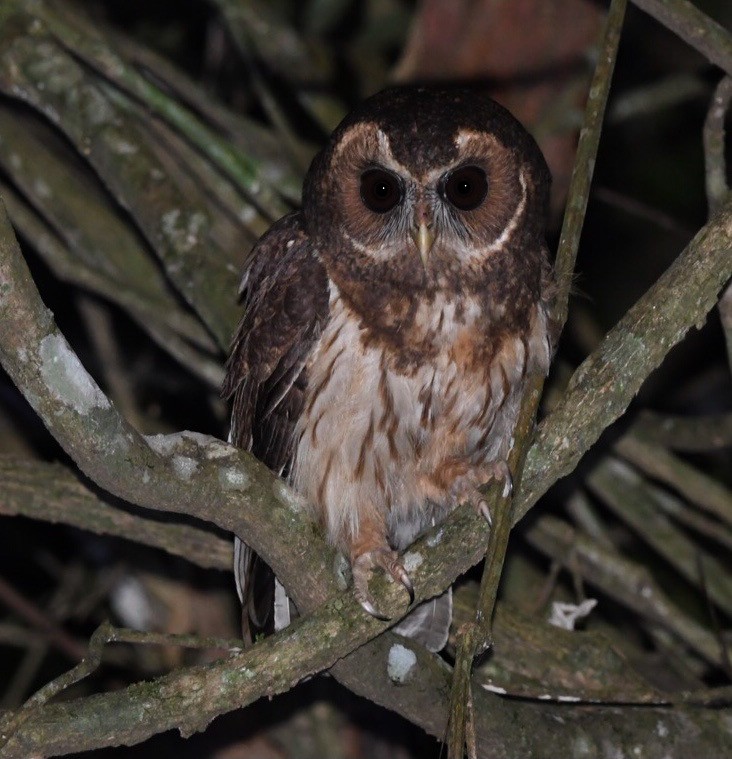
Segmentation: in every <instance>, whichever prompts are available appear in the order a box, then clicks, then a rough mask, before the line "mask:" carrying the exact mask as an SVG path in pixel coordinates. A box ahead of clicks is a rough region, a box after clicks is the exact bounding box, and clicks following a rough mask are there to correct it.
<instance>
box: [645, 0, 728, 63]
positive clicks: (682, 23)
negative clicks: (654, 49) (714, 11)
mask: <svg viewBox="0 0 732 759" xmlns="http://www.w3.org/2000/svg"><path fill="white" fill-rule="evenodd" d="M633 3H635V5H637V6H638V7H639V8H641V9H642V10H644V11H645V12H646V13H648V14H649V15H650V16H653V18H655V19H656V20H657V21H660V22H661V23H662V24H663V25H664V26H665V27H667V28H668V29H670V30H671V31H672V32H673V33H674V34H676V35H677V36H678V37H681V39H682V40H684V42H686V43H688V44H689V45H691V46H692V47H693V48H694V49H695V50H698V51H699V52H700V53H701V54H702V55H703V56H705V57H706V58H707V59H708V60H710V61H711V62H712V63H715V64H716V65H717V66H719V67H720V68H721V69H723V70H724V71H726V72H727V73H728V74H731V75H732V36H730V34H729V32H728V31H727V30H726V29H725V28H724V27H723V26H721V25H720V24H718V23H717V22H716V21H714V20H713V19H711V18H709V16H707V15H705V14H704V13H702V12H701V11H700V10H699V9H698V8H697V7H696V6H695V5H694V4H693V3H690V2H687V0H633Z"/></svg>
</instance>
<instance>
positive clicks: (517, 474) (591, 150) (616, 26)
mask: <svg viewBox="0 0 732 759" xmlns="http://www.w3.org/2000/svg"><path fill="white" fill-rule="evenodd" d="M626 5H627V3H626V0H613V2H612V3H611V5H610V10H609V11H608V16H607V20H606V22H605V29H604V32H603V38H602V41H601V43H600V53H599V57H598V63H597V65H596V67H595V71H594V74H593V77H592V82H591V83H590V90H589V95H588V98H587V105H586V106H585V116H584V121H583V125H582V130H581V131H580V139H579V144H578V146H577V154H576V156H575V161H574V167H573V170H572V178H571V180H570V186H569V199H568V201H567V209H566V212H565V215H564V222H563V224H562V232H561V234H560V237H559V249H558V251H557V258H556V264H555V279H556V284H557V297H556V300H555V303H554V304H553V308H552V319H553V321H554V322H555V324H556V325H557V326H558V327H559V328H560V329H561V327H563V326H564V323H565V322H566V320H567V311H568V306H569V292H570V288H571V285H572V277H573V272H574V264H575V261H576V258H577V251H578V250H579V240H580V234H581V231H582V224H583V221H584V217H585V211H586V210H587V200H588V197H589V194H590V183H591V181H592V174H593V172H594V168H595V157H596V155H597V148H598V145H599V144H600V132H601V130H602V121H603V117H604V115H605V106H606V105H607V97H608V93H609V92H610V83H611V81H612V74H613V69H614V68H615V59H616V57H617V51H618V45H619V43H620V32H621V29H622V25H623V19H624V17H625V8H626ZM543 385H544V378H543V377H536V378H533V379H532V381H531V382H530V383H529V387H528V388H527V391H526V393H525V395H524V398H523V399H522V401H521V409H520V412H519V419H518V422H517V425H516V430H515V432H514V437H515V443H514V446H513V449H512V451H511V454H510V456H509V462H508V463H509V470H510V472H511V474H512V476H513V479H514V487H516V488H519V487H520V478H521V473H522V471H523V467H524V462H525V459H526V453H527V451H528V448H529V443H530V440H531V436H532V433H533V422H534V419H535V418H536V411H537V409H538V407H539V400H540V398H541V390H542V387H543ZM491 490H492V492H491V493H490V495H489V496H488V499H487V500H488V503H489V507H490V512H491V514H493V515H495V516H494V525H493V528H492V529H491V532H490V541H489V544H488V552H487V554H486V561H485V567H484V570H483V577H482V579H481V585H480V594H479V597H478V606H477V609H476V619H475V626H474V627H472V628H466V629H464V632H463V637H462V639H460V640H459V641H458V653H457V660H456V666H455V675H454V680H453V686H452V687H453V693H452V694H451V697H450V704H451V711H450V721H449V725H448V739H447V745H448V757H449V759H461V757H462V754H463V746H464V743H465V735H466V723H465V719H466V712H465V708H466V703H467V698H468V696H469V692H470V673H471V663H472V660H473V657H474V656H475V655H476V654H478V653H479V652H482V651H484V650H485V649H486V648H487V647H488V646H489V645H490V635H491V632H490V631H491V626H492V624H493V613H494V611H495V604H496V598H497V597H498V586H499V583H500V580H501V574H502V571H503V564H504V561H505V558H506V551H507V549H508V540H509V535H510V531H511V526H512V524H513V521H514V514H513V498H512V495H511V494H510V493H509V494H508V495H507V496H505V497H501V496H500V495H499V489H498V487H497V486H495V485H494V486H493V487H492V489H491ZM466 662H467V664H466ZM458 665H460V666H458Z"/></svg>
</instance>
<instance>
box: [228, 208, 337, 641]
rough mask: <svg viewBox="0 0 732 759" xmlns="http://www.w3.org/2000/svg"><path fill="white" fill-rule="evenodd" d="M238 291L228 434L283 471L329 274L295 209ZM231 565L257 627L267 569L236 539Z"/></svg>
mask: <svg viewBox="0 0 732 759" xmlns="http://www.w3.org/2000/svg"><path fill="white" fill-rule="evenodd" d="M241 294H242V302H243V305H244V309H245V311H244V316H243V318H242V320H241V323H240V324H239V328H238V330H237V332H236V336H235V338H234V343H233V346H232V349H231V355H230V357H229V360H228V361H227V363H226V377H225V379H224V385H223V388H222V395H223V396H224V397H225V398H232V397H233V404H232V413H231V432H230V440H231V442H232V443H233V444H234V445H237V446H239V447H241V448H245V449H247V450H249V451H251V452H252V453H253V454H254V455H255V456H256V457H257V458H258V459H259V460H260V461H262V462H264V463H265V464H266V465H267V466H268V467H269V468H270V469H272V470H273V471H274V472H276V473H277V474H280V475H281V474H283V473H286V472H287V471H288V470H289V468H290V466H291V464H292V456H293V442H294V441H293V434H294V429H295V424H296V423H297V419H298V417H299V416H300V413H301V412H302V406H303V396H304V392H305V387H306V384H307V376H306V371H305V366H306V363H307V359H308V356H309V354H310V351H311V350H312V349H313V346H314V344H315V342H316V340H317V338H318V336H319V335H320V332H321V329H322V326H323V324H324V323H325V321H326V319H327V316H328V278H327V275H326V272H325V269H324V268H323V266H322V264H321V263H320V262H319V261H318V259H317V257H316V255H315V252H314V250H313V247H312V245H311V244H310V241H309V238H308V236H307V234H306V233H305V231H304V230H303V228H302V223H301V216H300V214H299V213H293V214H290V215H288V216H285V217H284V218H282V219H280V220H279V221H278V222H277V223H276V224H274V225H273V226H272V227H271V229H270V230H269V231H268V232H267V233H266V234H265V235H264V236H263V237H262V238H261V239H260V240H259V242H258V243H257V245H256V246H255V248H254V250H253V251H252V255H251V257H250V259H249V263H248V265H247V268H246V270H245V272H244V278H243V280H242V287H241ZM234 571H235V574H236V577H237V588H238V590H239V595H240V597H241V600H242V603H243V604H244V606H245V609H246V611H247V614H248V616H249V618H250V619H251V621H252V622H253V623H254V626H255V627H256V628H257V629H262V630H267V629H268V628H270V626H271V625H270V620H269V617H270V612H271V609H272V602H273V592H274V578H273V575H272V572H271V570H269V568H268V567H266V565H265V564H264V563H263V562H261V560H260V559H259V557H258V556H256V554H255V553H254V552H253V551H251V550H250V549H249V548H248V546H246V545H244V544H242V543H240V542H239V541H237V543H236V551H235V569H234Z"/></svg>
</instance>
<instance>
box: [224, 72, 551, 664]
mask: <svg viewBox="0 0 732 759" xmlns="http://www.w3.org/2000/svg"><path fill="white" fill-rule="evenodd" d="M549 185H550V177H549V171H548V169H547V166H546V163H545V161H544V158H543V156H542V154H541V151H540V150H539V148H538V146H537V145H536V143H535V142H534V140H533V139H532V138H531V136H530V135H529V134H528V133H527V132H526V130H525V129H524V128H523V127H522V126H521V125H520V124H519V122H518V121H516V119H514V118H513V117H512V116H511V115H510V114H509V113H508V111H506V110H505V109H504V108H502V107H501V106H499V105H498V104H497V103H495V102H494V101H492V100H490V99H489V98H488V97H486V96H484V95H481V94H479V93H478V92H477V91H472V90H469V89H451V88H441V87H416V86H415V87H410V86H405V87H394V88H390V89H387V90H384V91H383V92H380V93H379V94H377V95H374V96H373V97H371V98H369V99H368V100H366V101H365V102H363V103H362V104H361V105H360V106H359V107H358V108H356V109H355V110H354V111H353V112H352V113H351V114H350V115H348V116H347V117H346V118H345V119H344V120H343V121H342V123H341V124H340V125H339V126H338V127H337V128H336V130H335V131H334V132H333V134H332V136H331V138H330V141H329V142H328V144H327V146H326V147H325V148H324V149H323V150H322V151H321V152H320V153H319V154H318V155H317V156H316V157H315V159H314V160H313V162H312V165H311V166H310V169H309V171H308V173H307V176H306V179H305V184H304V190H303V202H302V210H300V211H297V212H295V213H291V214H289V215H287V216H285V217H284V218H282V219H280V220H279V221H278V222H277V223H275V224H274V225H273V226H272V227H271V229H270V230H269V231H268V232H267V233H266V234H265V235H264V236H263V237H262V238H261V239H260V240H259V242H258V243H257V244H256V246H255V248H254V250H253V252H252V255H251V257H250V259H249V262H248V265H247V266H246V269H245V273H244V277H243V281H242V287H241V292H242V298H243V305H244V316H243V319H242V321H241V324H240V325H239V328H238V331H237V333H236V336H235V338H234V341H233V347H232V350H231V356H230V358H229V360H228V363H227V367H226V379H225V383H224V387H223V394H224V395H225V396H226V397H231V398H232V399H233V406H232V424H231V442H233V443H234V444H235V445H238V446H240V447H242V448H246V449H247V450H249V451H251V452H252V453H253V454H254V455H255V456H257V457H258V458H259V459H260V460H261V461H263V462H264V463H265V464H267V465H268V466H269V467H270V468H271V469H272V470H273V471H274V472H276V473H277V474H279V475H282V476H284V477H286V478H287V480H288V481H289V483H290V484H291V486H292V487H293V488H294V489H295V491H296V492H297V493H298V494H299V495H300V496H301V498H302V500H303V502H304V503H306V504H307V508H308V509H309V513H310V514H311V516H312V518H313V520H315V521H316V522H317V523H318V524H319V525H320V526H321V527H322V529H323V530H324V533H325V535H326V536H327V539H328V541H329V542H330V543H331V544H332V545H334V546H336V547H337V548H338V549H340V550H341V551H342V552H343V553H344V554H345V555H346V556H347V557H348V558H349V560H350V564H351V569H352V575H353V584H354V592H355V595H356V597H357V599H358V600H359V602H360V603H361V604H362V606H363V607H364V608H365V609H366V610H367V611H368V612H369V613H371V614H374V615H376V616H379V612H378V609H377V608H376V606H375V604H374V602H373V599H372V598H371V596H370V594H369V589H368V580H369V576H370V574H371V572H372V571H374V570H382V571H384V572H386V573H387V574H388V575H391V576H392V577H393V578H394V579H395V580H396V581H397V582H399V583H401V585H403V586H404V588H405V589H406V590H407V591H408V593H409V594H410V600H413V594H412V586H411V582H410V579H409V575H408V573H407V571H406V570H405V567H404V564H403V562H402V560H401V559H400V552H401V551H402V550H403V549H404V548H405V547H406V546H408V545H409V544H410V543H411V542H412V541H413V540H414V539H415V538H416V537H417V536H418V535H419V534H420V533H422V532H423V531H425V530H426V529H427V528H429V527H431V526H432V525H435V524H437V523H439V522H440V521H441V520H442V519H444V518H445V516H446V515H447V514H448V513H449V512H450V511H451V510H452V509H454V508H456V507H457V506H458V505H459V504H461V503H465V502H470V503H472V504H473V506H474V507H475V508H477V509H479V510H481V511H482V512H483V513H484V514H485V516H486V517H489V514H487V513H486V504H485V501H484V500H483V498H482V497H481V494H480V490H479V488H480V487H481V486H482V485H485V484H486V483H488V482H490V481H491V480H494V479H501V480H503V482H504V487H506V488H507V487H509V486H510V474H509V471H508V467H507V464H506V459H507V456H508V452H509V450H510V448H511V444H512V433H513V428H514V425H515V422H516V417H517V413H518V408H519V404H520V400H521V396H522V390H523V388H524V386H525V384H526V380H527V377H528V375H529V374H530V373H534V372H539V373H542V374H545V373H546V372H547V370H548V367H549V362H550V358H551V354H552V325H551V322H550V318H549V314H548V303H549V300H550V298H551V293H552V282H553V278H552V271H551V267H550V264H549V261H548V256H547V248H546V242H545V239H544V235H545V225H546V216H547V207H548V193H549ZM262 570H263V567H261V565H260V563H259V560H258V557H256V555H254V553H253V552H252V551H250V550H249V549H248V547H247V546H246V545H245V544H244V543H242V542H241V541H238V542H237V550H236V572H237V577H238V587H239V590H240V595H241V597H242V599H243V601H244V603H245V604H246V607H247V609H248V613H249V616H250V617H251V619H252V622H253V623H254V624H255V625H256V626H257V627H262V626H266V624H267V615H268V613H269V610H270V608H271V606H272V601H271V599H272V594H271V593H267V592H265V593H263V594H262V593H259V592H258V591H257V585H258V584H260V581H259V580H257V575H258V574H259V575H260V576H262V577H263V578H264V581H263V583H262V584H263V587H264V589H265V590H266V589H267V588H268V587H269V589H270V590H271V589H272V588H273V587H275V588H276V592H275V594H274V595H275V599H274V601H275V617H277V616H279V617H280V620H279V622H278V620H277V619H275V623H276V624H277V626H278V627H279V626H281V624H282V623H283V621H284V622H285V623H286V621H287V612H288V609H289V606H288V603H287V600H286V598H284V597H283V596H282V592H281V591H282V589H281V587H280V586H274V585H273V578H272V577H271V575H270V576H269V578H268V577H267V574H266V570H264V575H262ZM255 597H260V598H264V601H263V604H257V603H256V602H254V600H253V599H254V598H255ZM450 616H451V597H450V595H449V593H447V594H445V595H443V596H441V597H439V598H438V599H433V601H432V602H428V603H427V604H425V605H423V606H421V607H418V608H417V609H416V610H415V611H413V612H412V614H411V616H408V617H407V618H406V620H405V621H403V622H402V623H401V626H400V627H398V628H397V630H398V631H401V632H403V633H405V634H409V635H411V636H412V637H415V638H417V639H418V640H421V641H422V642H423V643H425V645H427V647H428V648H430V649H431V650H439V649H440V648H441V647H442V646H443V645H444V643H445V641H446V638H447V630H448V627H449V622H450Z"/></svg>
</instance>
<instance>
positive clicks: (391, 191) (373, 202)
mask: <svg viewBox="0 0 732 759" xmlns="http://www.w3.org/2000/svg"><path fill="white" fill-rule="evenodd" d="M401 199H402V186H401V183H400V182H399V179H398V178H397V177H395V176H394V174H392V173H391V172H390V171H385V170H384V169H368V170H367V171H364V173H363V174H361V200H363V202H364V205H365V206H366V208H368V209H369V210H371V211H374V213H386V212H387V211H391V209H392V208H394V206H395V205H396V204H397V203H398V202H399V201H400V200H401Z"/></svg>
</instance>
